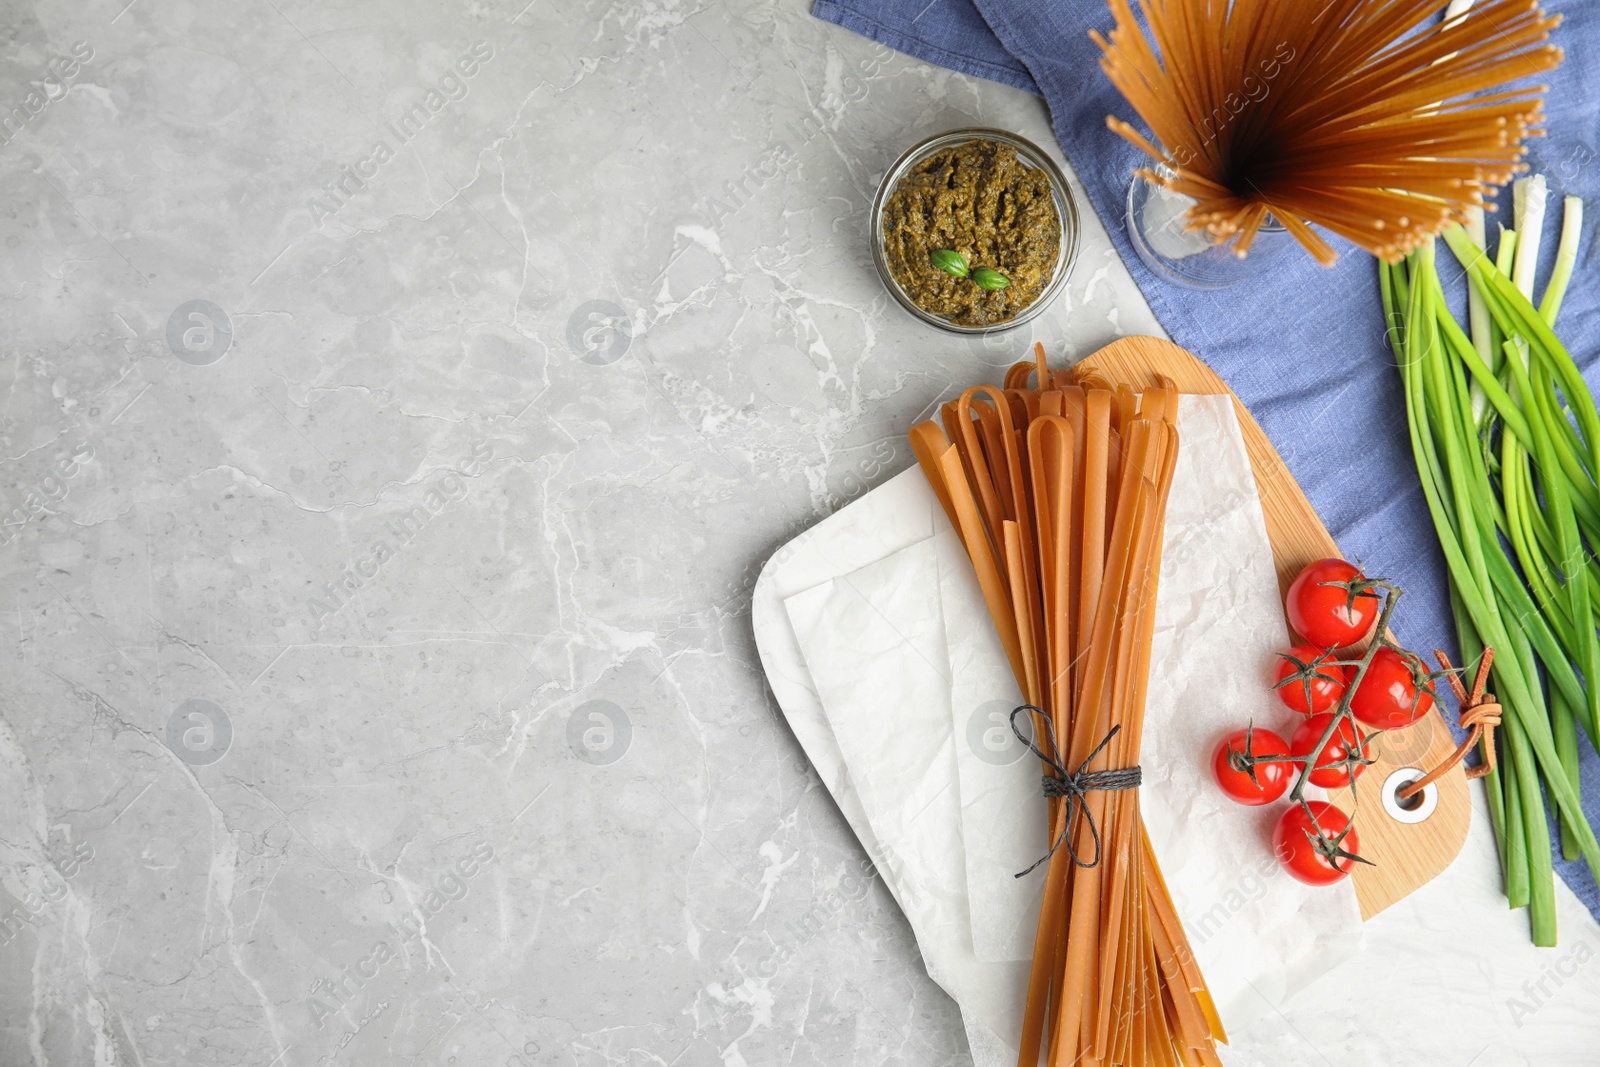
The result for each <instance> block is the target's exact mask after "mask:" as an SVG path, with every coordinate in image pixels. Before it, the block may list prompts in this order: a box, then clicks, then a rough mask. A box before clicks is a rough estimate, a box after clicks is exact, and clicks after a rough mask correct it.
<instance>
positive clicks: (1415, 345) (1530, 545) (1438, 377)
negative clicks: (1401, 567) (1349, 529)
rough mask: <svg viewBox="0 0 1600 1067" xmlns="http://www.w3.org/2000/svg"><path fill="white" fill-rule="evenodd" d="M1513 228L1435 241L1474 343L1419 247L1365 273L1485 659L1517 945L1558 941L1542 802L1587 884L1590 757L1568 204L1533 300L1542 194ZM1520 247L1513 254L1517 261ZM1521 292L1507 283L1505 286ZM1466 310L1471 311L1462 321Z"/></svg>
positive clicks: (1584, 417)
mask: <svg viewBox="0 0 1600 1067" xmlns="http://www.w3.org/2000/svg"><path fill="white" fill-rule="evenodd" d="M1525 196H1526V201H1527V202H1528V203H1529V204H1530V208H1529V210H1528V211H1527V212H1526V213H1523V212H1521V211H1519V218H1518V223H1519V229H1520V231H1521V233H1520V236H1519V233H1518V231H1502V236H1501V240H1500V247H1499V249H1498V252H1497V255H1496V257H1495V259H1494V260H1491V259H1490V258H1489V256H1488V253H1487V251H1486V250H1485V248H1484V247H1483V244H1484V242H1483V235H1482V230H1481V228H1478V227H1474V228H1473V229H1472V230H1471V231H1470V232H1469V231H1468V230H1466V229H1462V228H1461V227H1453V228H1451V229H1449V230H1447V231H1446V232H1445V234H1444V238H1445V241H1446V243H1447V244H1448V245H1449V248H1450V251H1451V252H1452V253H1453V254H1454V256H1455V257H1456V259H1457V260H1458V261H1460V263H1461V265H1462V267H1463V268H1465V270H1466V272H1467V277H1468V279H1469V284H1470V286H1471V294H1470V295H1471V297H1472V300H1471V308H1472V309H1473V311H1474V312H1475V313H1474V314H1472V316H1471V326H1472V328H1473V332H1472V335H1471V336H1470V337H1469V336H1468V334H1467V332H1466V331H1464V330H1463V329H1462V328H1461V326H1460V325H1459V324H1458V323H1457V322H1456V320H1455V318H1454V316H1453V315H1452V314H1451V312H1450V310H1449V308H1448V307H1447V305H1446V299H1445V294H1444V290H1443V287H1442V285H1441V283H1440V280H1439V273H1438V270H1437V267H1436V264H1435V247H1434V245H1433V243H1432V242H1429V243H1428V244H1427V245H1425V246H1423V247H1421V248H1419V249H1417V250H1416V251H1415V252H1413V253H1412V254H1411V255H1410V257H1409V258H1408V259H1407V260H1406V261H1405V262H1404V263H1399V264H1380V271H1379V283H1380V291H1381V294H1382V297H1383V305H1384V313H1385V316H1386V318H1387V322H1388V329H1389V340H1390V344H1391V345H1392V346H1393V348H1394V352H1395V356H1396V360H1397V362H1398V364H1399V367H1400V375H1401V379H1402V381H1403V383H1404V386H1405V398H1406V414H1407V422H1408V424H1409V428H1410V436H1411V446H1412V452H1413V454H1414V456H1415V459H1416V464H1417V473H1418V475H1419V477H1420V479H1421V482H1422V489H1423V495H1424V497H1425V498H1426V500H1427V503H1428V510H1429V512H1430V514H1431V515H1432V518H1433V522H1434V528H1435V530H1436V531H1437V533H1438V535H1439V543H1440V546H1441V548H1442V549H1443V551H1444V556H1445V561H1446V563H1447V565H1448V567H1449V571H1450V582H1451V590H1450V595H1451V607H1452V610H1453V613H1454V617H1455V624H1456V631H1457V636H1458V638H1459V641H1460V645H1461V652H1462V655H1463V656H1464V657H1466V661H1467V662H1468V663H1471V662H1472V661H1474V660H1475V659H1477V658H1478V657H1480V656H1481V655H1482V652H1483V649H1484V647H1485V646H1493V647H1494V649H1495V652H1496V656H1495V660H1494V664H1493V667H1492V668H1491V675H1492V678H1493V687H1494V692H1495V693H1497V694H1498V695H1499V700H1500V704H1501V706H1502V708H1503V710H1504V713H1505V714H1504V719H1503V722H1502V727H1501V731H1500V748H1501V754H1502V758H1501V759H1500V760H1499V761H1498V766H1497V769H1496V770H1495V772H1494V773H1492V774H1490V775H1489V776H1488V777H1487V778H1486V779H1485V782H1486V784H1487V788H1488V801H1489V813H1490V819H1491V821H1492V823H1493V824H1494V830H1495V836H1496V840H1497V843H1498V845H1499V850H1500V860H1501V866H1502V870H1503V872H1504V876H1505V890H1506V897H1507V899H1508V901H1509V903H1510V905H1511V906H1512V907H1515V908H1521V907H1526V908H1527V909H1528V913H1529V921H1530V925H1531V926H1532V932H1533V940H1534V943H1535V944H1538V945H1546V946H1548V945H1554V944H1555V943H1556V918H1555V883H1554V871H1553V866H1552V858H1551V841H1550V834H1549V827H1548V823H1547V821H1546V814H1545V798H1546V797H1548V798H1549V800H1550V802H1551V803H1552V804H1553V805H1554V807H1555V811H1556V815H1557V820H1558V825H1559V828H1560V838H1561V841H1560V843H1561V848H1562V853H1563V855H1564V856H1565V857H1566V858H1568V859H1576V858H1577V857H1578V856H1582V857H1583V859H1584V860H1585V862H1587V863H1588V865H1589V869H1590V871H1591V872H1600V842H1597V841H1596V838H1595V833H1594V830H1593V828H1592V827H1591V826H1590V825H1589V823H1588V821H1587V819H1586V818H1585V817H1584V814H1583V806H1582V802H1581V797H1580V795H1579V785H1578V750H1579V741H1578V734H1579V729H1580V727H1581V729H1582V732H1583V733H1585V734H1586V735H1587V736H1588V740H1589V742H1590V744H1592V745H1594V746H1595V747H1596V748H1597V750H1600V684H1591V683H1593V682H1595V681H1596V680H1597V679H1600V632H1597V630H1596V618H1595V611H1596V609H1597V607H1600V564H1597V563H1596V560H1595V553H1594V551H1593V548H1592V547H1591V546H1596V545H1600V484H1597V482H1596V472H1597V471H1600V413H1597V411H1596V408H1595V403H1594V399H1593V397H1592V396H1591V395H1590V393H1589V390H1588V388H1587V386H1585V384H1584V382H1583V377H1582V375H1581V373H1580V372H1579V370H1578V367H1577V364H1576V363H1575V362H1574V361H1573V359H1572V357H1571V355H1570V354H1569V353H1568V352H1567V350H1566V348H1565V347H1564V346H1563V345H1562V344H1561V342H1560V341H1559V340H1558V339H1557V338H1556V335H1555V333H1554V331H1553V329H1552V328H1553V326H1554V325H1555V321H1556V314H1557V312H1558V311H1559V310H1560V307H1561V302H1562V298H1563V296H1564V295H1565V293H1566V289H1567V286H1568V284H1569V282H1570V280H1571V277H1572V269H1573V265H1574V263H1575V262H1576V258H1577V247H1578V239H1579V234H1580V232H1581V229H1582V220H1583V204H1582V201H1581V200H1579V199H1578V198H1576V197H1568V198H1567V199H1566V204H1565V219H1564V224H1563V230H1562V236H1561V244H1560V248H1559V250H1558V253H1557V259H1556V267H1555V271H1554V273H1553V275H1552V277H1551V279H1550V282H1549V285H1548V286H1547V287H1546V290H1545V295H1544V298H1543V300H1542V301H1541V302H1540V303H1539V305H1538V306H1537V307H1535V306H1534V304H1533V270H1534V266H1535V265H1536V257H1537V255H1538V246H1539V240H1538V228H1539V226H1540V216H1541V215H1542V212H1543V198H1544V194H1543V187H1542V182H1541V183H1539V186H1538V187H1537V188H1534V189H1528V190H1525V189H1523V188H1519V189H1518V203H1519V207H1520V206H1521V205H1522V204H1523V203H1524V197H1525ZM1519 246H1520V247H1519ZM1519 283H1520V284H1519ZM1480 308H1481V309H1482V310H1481V313H1478V309H1480Z"/></svg>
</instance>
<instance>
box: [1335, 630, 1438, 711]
mask: <svg viewBox="0 0 1600 1067" xmlns="http://www.w3.org/2000/svg"><path fill="white" fill-rule="evenodd" d="M1419 680H1420V681H1421V683H1422V684H1421V685H1420V686H1419V685H1418V684H1417V683H1418V681H1419ZM1431 685H1432V683H1431V682H1429V681H1428V672H1427V671H1426V670H1425V669H1424V668H1423V666H1422V664H1421V663H1420V662H1418V661H1417V659H1416V658H1415V657H1413V656H1410V655H1402V654H1400V653H1399V652H1396V651H1395V650H1394V649H1392V648H1390V647H1389V646H1388V645H1385V646H1383V647H1382V648H1380V649H1378V651H1377V652H1376V653H1374V654H1373V657H1372V662H1371V663H1369V664H1368V665H1367V673H1366V674H1364V675H1362V676H1361V684H1360V685H1358V686H1356V691H1355V694H1354V695H1353V696H1351V698H1350V710H1351V712H1352V713H1354V715H1355V717H1356V718H1358V719H1360V720H1361V721H1362V722H1364V723H1366V724H1367V725H1368V726H1371V727H1373V728H1374V729H1378V730H1398V729H1400V728H1401V727H1403V726H1410V725H1411V724H1412V723H1414V722H1416V721H1417V720H1418V719H1419V718H1421V717H1422V716H1424V715H1426V714H1427V713H1428V711H1429V710H1430V709H1431V708H1432V707H1433V693H1432V692H1431V691H1430V686H1431Z"/></svg>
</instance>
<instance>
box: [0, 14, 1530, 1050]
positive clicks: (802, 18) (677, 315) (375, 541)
mask: <svg viewBox="0 0 1600 1067" xmlns="http://www.w3.org/2000/svg"><path fill="white" fill-rule="evenodd" d="M0 28H3V29H4V31H5V40H4V47H3V49H0V108H4V109H7V110H5V111H0V140H3V141H4V143H3V144H0V175H3V177H4V180H5V188H6V190H7V195H6V197H5V208H6V210H5V211H4V212H3V214H0V237H3V243H4V248H5V254H4V256H3V257H0V514H3V516H4V517H3V519H0V638H3V640H4V643H5V647H7V648H8V649H10V650H11V654H10V655H9V657H8V659H7V666H6V669H5V670H4V672H0V766H3V773H0V1067H13V1065H15V1067H22V1065H33V1067H45V1065H50V1067H57V1065H75V1067H76V1065H87V1064H95V1065H97V1067H111V1065H117V1067H157V1065H168V1064H173V1065H177V1064H183V1065H193V1067H225V1065H226V1067H232V1065H251V1067H280V1065H281V1067H331V1065H335V1064H338V1065H352V1067H353V1065H368V1064H372V1065H376V1064H407V1065H418V1067H422V1065H426V1067H446V1065H455V1067H469V1065H470V1067H483V1065H502V1064H504V1065H508V1067H526V1065H533V1064H574V1065H584V1067H588V1065H634V1064H639V1065H645V1064H653V1065H660V1067H669V1065H699V1064H723V1065H727V1067H742V1065H759V1064H776V1063H783V1064H792V1065H796V1067H799V1065H804V1064H817V1065H824V1064H826V1065H841V1064H861V1065H868V1064H873V1065H876V1064H883V1063H890V1064H906V1065H923V1064H927V1065H947V1064H948V1065H959V1064H962V1063H966V1062H969V1060H968V1055H967V1050H966V1046H965V1038H964V1036H963V1034H962V1031H961V1025H960V1020H959V1018H958V1015H957V1013H956V1010H955V1008H954V1005H953V1004H952V1003H951V1002H950V1001H949V999H948V998H947V997H945V995H944V994H943V993H942V992H941V991H940V990H939V989H938V988H937V987H936V986H934V985H933V983H932V982H930V980H929V979H928V977H927V974H926V973H925V971H924V969H923V966H922V963H921V960H920V958H919V956H918V954H917V949H916V945H915V942H914V941H913V939H912V938H911V936H910V933H909V930H908V928H907V926H906V924H905V921H904V919H903V918H902V916H901V915H900V914H899V912H898V911H897V910H896V908H895V906H894V904H893V901H892V900H891V899H890V897H889V895H888V893H887V892H886V891H885V889H884V887H883V886H882V884H881V883H880V882H879V881H878V880H877V879H876V878H875V877H874V875H873V870H872V867H871V864H870V862H868V861H867V860H866V858H865V856H864V854H863V853H862V851H861V850H860V848H859V846H858V845H857V843H856V841H855V840H854V838H853V837H852V836H851V834H850V832H849V830H848V828H847V827H846V825H845V823H844V821H843V820H842V818H841V817H840V815H839V813H838V811H837V809H836V808H835V807H834V805H833V803H832V801H831V800H830V799H829V797H828V795H827V793H826V790H825V789H823V788H822V786H821V783H820V782H819V781H818V779H817V778H816V776H815V775H814V774H813V773H812V772H811V770H810V768H809V766H808V765H807V763H806V762H805V760H804V757H803V755H802V754H801V752H800V749H799V747H798V745H797V744H796V743H795V741H794V738H793V736H792V735H791V734H790V733H789V732H788V729H787V726H786V725H785V723H784V721H783V719H782V717H781V715H780V714H779V713H778V712H777V710H776V708H775V707H774V705H773V703H772V701H771V698H770V696H769V694H768V692H767V690H766V687H765V684H764V681H763V678H762V673H761V669H760V665H759V663H758V661H757V659H756V655H755V651H754V646H753V643H752V639H751V634H750V625H749V600H750V593H751V589H752V586H753V584H754V581H755V578H756V575H757V573H758V570H759V567H760V565H761V563H762V562H763V561H764V560H765V559H766V557H767V556H768V555H769V554H770V553H771V552H772V551H773V550H774V549H775V548H776V547H777V546H779V545H780V544H782V543H783V542H785V541H786V540H788V539H789V538H791V537H793V536H794V535H795V534H797V533H798V532H799V531H801V530H803V529H805V528H806V527H808V526H809V525H810V524H812V523H813V522H815V521H816V520H817V519H818V518H820V517H822V516H823V515H826V514H828V513H829V512H831V511H833V510H835V509H837V508H839V507H841V506H843V505H844V504H845V503H847V502H849V501H850V500H852V499H854V498H856V497H858V496H859V495H860V494H862V493H863V492H865V491H867V490H868V489H870V488H871V487H873V486H875V485H878V484H881V483H882V482H883V481H884V480H886V479H887V478H888V477H890V476H892V475H893V474H895V473H897V472H898V471H900V470H903V469H904V468H905V467H907V466H909V465H910V464H911V462H912V458H911V454H910V450H909V448H908V446H907V445H906V443H905V439H904V433H905V430H906V429H907V428H908V427H909V426H910V425H911V424H912V422H914V421H915V420H917V419H918V418H920V417H923V416H925V415H926V414H927V413H928V412H930V411H931V410H933V409H934V407H935V405H936V404H938V403H939V402H941V401H942V400H945V399H948V398H950V397H951V396H952V395H954V393H955V392H956V391H958V390H959V389H960V388H962V387H964V386H965V385H967V384H970V383H973V382H975V381H978V380H982V379H992V378H994V377H995V376H996V375H997V374H998V372H999V370H1000V369H1001V368H1002V367H1004V366H1005V365H1007V364H1009V363H1010V362H1012V361H1013V360H1015V359H1016V358H1019V357H1020V356H1021V355H1023V354H1024V353H1025V352H1026V350H1027V348H1028V346H1029V345H1030V343H1031V342H1032V341H1033V340H1035V339H1037V340H1043V341H1045V342H1046V343H1047V344H1048V345H1049V346H1050V349H1051V352H1052V355H1053V356H1054V357H1055V358H1057V359H1068V358H1074V357H1077V356H1081V355H1083V354H1086V353H1088V352H1090V351H1092V350H1094V349H1095V348H1097V347H1099V346H1100V345H1101V344H1103V343H1105V342H1106V341H1109V340H1111V339H1112V338H1114V337H1116V336H1119V335H1121V334H1124V333H1147V332H1159V327H1158V326H1157V325H1156V324H1155V322H1154V321H1153V319H1152V318H1151V315H1150V313H1149V310H1148V308H1147V307H1146V305H1145V304H1144V302H1143V300H1142V299H1141V298H1140V296H1139V294H1138V293H1137V291H1136V290H1135V289H1134V287H1133V286H1132V284H1131V282H1130V281H1129V279H1128V276H1127V274H1126V272H1125V271H1124V269H1123V267H1122V265H1121V264H1120V262H1118V260H1117V259H1116V256H1115V254H1114V253H1113V251H1112V249H1111V247H1110V245H1109V244H1108V242H1107V240H1106V238H1105V235H1104V233H1103V231H1102V230H1101V229H1100V225H1099V223H1098V222H1097V221H1096V220H1095V218H1094V216H1093V213H1092V212H1090V211H1088V210H1087V208H1086V206H1085V205H1083V204H1080V206H1081V207H1082V208H1083V210H1082V214H1083V218H1084V225H1085V233H1084V238H1083V242H1082V252H1081V255H1080V258H1079V262H1078V265H1077V268H1076V271H1075V273H1074V276H1073V279H1072V283H1071V285H1070V287H1069V290H1068V292H1067V294H1066V295H1065V296H1064V298H1063V299H1062V300H1061V301H1060V303H1059V304H1058V305H1057V306H1056V307H1054V308H1053V309H1052V310H1051V311H1050V312H1049V313H1047V314H1046V315H1044V316H1042V317H1041V318H1039V319H1037V320H1036V321H1035V322H1034V323H1032V324H1031V325H1030V326H1029V327H1025V328H1023V329H1022V330H1020V331H1017V332H1016V333H1014V334H1008V335H1004V336H1002V337H999V338H991V339H987V340H983V341H973V340H964V339H959V338H950V337H946V336H943V335H940V334H936V333H933V332H930V331H929V330H928V329H927V328H925V327H923V326H921V325H920V324H918V323H917V322H915V321H914V320H913V319H911V318H910V316H908V315H907V314H905V313H904V312H903V311H902V310H901V309H899V308H898V307H897V306H895V305H894V304H893V303H892V302H891V301H890V300H889V299H888V298H887V296H886V295H885V293H884V292H883V289H882V287H881V285H880V284H879V282H878V280H877V277H876V275H875V274H874V271H873V268H872V264H871V259H870V255H869V251H868V244H867V233H866V220H867V212H868V206H869V202H870V197H871V194H872V192H873V189H874V186H875V184H876V182H877V180H878V177H879V175H881V173H882V172H883V171H884V170H885V169H886V167H887V166H888V164H889V163H890V162H891V161H892V160H893V158H894V157H895V156H896V155H897V154H898V153H899V152H900V151H902V150H903V149H904V148H905V147H907V146H908V145H909V144H910V143H911V142H912V141H913V140H915V139H917V138H919V137H921V136H924V135H926V134H929V133H933V132H937V131H939V130H941V129H945V128H950V127H955V126H963V125H994V126H1001V127H1005V128H1007V129H1011V130H1015V131H1017V132H1019V133H1021V134H1023V135H1024V136H1027V137H1029V138H1030V139H1032V140H1034V141H1036V142H1038V143H1041V144H1053V142H1052V141H1051V138H1050V134H1049V128H1048V117H1047V115H1046V113H1045V111H1044V108H1043V105H1042V103H1040V102H1039V101H1038V100H1035V99H1033V98H1031V97H1028V96H1026V95H1024V94H1021V93H1018V92H1015V91H1013V90H1010V89H1006V88H1004V87H1001V86H998V85H993V84H989V83H984V82H979V81H976V80H973V79H970V78H966V77H962V76H959V75H954V74H951V73H949V72H946V71H941V70H937V69H934V68H932V67H929V66H927V65H924V64H921V63H918V62H916V61H913V60H910V59H907V58H905V57H903V56H900V55H897V54H895V53H893V52H890V51H889V50H887V49H884V48H882V47H880V46H877V45H874V44H872V43H870V42H868V41H865V40H863V39H860V38H858V37H855V36H853V35H850V34H847V33H844V32H841V31H839V30H837V29H835V28H833V27H830V26H827V25H824V24H822V23H819V22H817V21H815V20H813V19H812V18H811V17H810V15H809V13H808V11H807V7H806V4H805V3H804V2H798V0H784V2H783V3H782V4H780V5H776V6H774V5H769V4H760V3H754V2H749V0H728V2H722V3H715V4H702V5H691V4H687V3H681V2H677V0H639V2H627V3H610V2H599V0H578V2H577V3H575V4H565V5H558V4H556V3H554V2H553V0H532V2H531V3H530V2H525V0H504V2H500V0H456V2H450V3H429V2H422V0H403V2H401V0H390V2H388V3H380V2H378V0H339V2H332V3H329V2H323V3H312V2H309V0H243V2H240V3H232V4H215V3H201V2H199V0H50V2H42V0H36V2H33V3H26V2H19V3H14V4H9V5H7V6H6V7H5V12H4V19H3V27H0ZM1556 993H1557V994H1559V989H1558V990H1557V991H1556ZM1296 1010H1297V1009H1294V1008H1293V1007H1292V1006H1285V1013H1284V1014H1282V1015H1281V1019H1282V1021H1283V1025H1282V1026H1280V1027H1278V1029H1277V1030H1274V1031H1272V1032H1271V1033H1267V1034H1265V1036H1263V1038H1262V1042H1263V1043H1262V1045H1261V1047H1262V1048H1264V1049H1268V1051H1267V1052H1264V1053H1263V1054H1262V1055H1263V1056H1264V1057H1265V1058H1261V1059H1252V1058H1250V1056H1251V1055H1252V1054H1249V1053H1247V1052H1243V1051H1242V1052H1241V1053H1240V1055H1241V1057H1242V1058H1240V1059H1239V1060H1238V1062H1241V1063H1244V1062H1251V1063H1254V1062H1260V1063H1267V1062H1272V1063H1282V1062H1320V1061H1316V1060H1314V1059H1312V1058H1302V1059H1296V1058H1295V1056H1297V1055H1301V1054H1304V1055H1305V1056H1307V1057H1309V1056H1310V1055H1311V1053H1309V1052H1308V1051H1307V1049H1308V1048H1309V1047H1310V1046H1308V1045H1307V1044H1306V1041H1307V1040H1308V1039H1306V1038H1304V1037H1303V1036H1302V1037H1298V1038H1297V1037H1295V1036H1294V1035H1295V1034H1298V1033H1300V1028H1299V1027H1298V1026H1297V1025H1296V1023H1297V1022H1298V1023H1303V1024H1304V1026H1305V1027H1306V1029H1308V1030H1309V1029H1310V1028H1311V1024H1310V1023H1309V1022H1306V1021H1305V1020H1304V1019H1301V1017H1300V1016H1298V1015H1294V1014H1293V1013H1294V1012H1295V1011H1296ZM1277 1018H1279V1017H1275V1019H1277ZM1291 1018H1294V1019H1295V1020H1296V1022H1290V1019H1291ZM1274 1025H1275V1026H1276V1025H1277V1023H1276V1022H1275V1023H1274ZM1296 1041H1299V1042H1300V1043H1299V1044H1298V1045H1296V1044H1295V1042H1296ZM1248 1047H1249V1042H1245V1043H1242V1044H1241V1049H1246V1048H1248ZM1283 1048H1291V1049H1292V1048H1298V1049H1299V1050H1300V1051H1299V1052H1298V1053H1297V1052H1293V1051H1291V1052H1287V1053H1280V1052H1278V1051H1274V1050H1277V1049H1283ZM1285 1056H1288V1058H1287V1059H1286V1058H1285Z"/></svg>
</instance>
